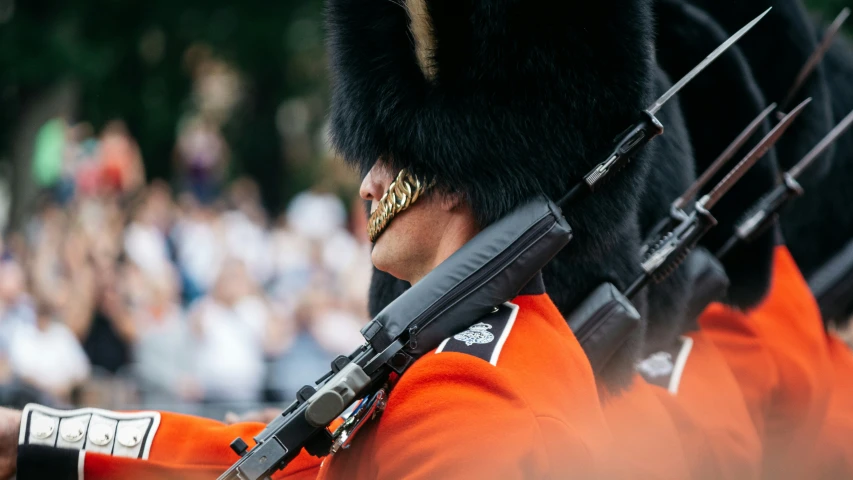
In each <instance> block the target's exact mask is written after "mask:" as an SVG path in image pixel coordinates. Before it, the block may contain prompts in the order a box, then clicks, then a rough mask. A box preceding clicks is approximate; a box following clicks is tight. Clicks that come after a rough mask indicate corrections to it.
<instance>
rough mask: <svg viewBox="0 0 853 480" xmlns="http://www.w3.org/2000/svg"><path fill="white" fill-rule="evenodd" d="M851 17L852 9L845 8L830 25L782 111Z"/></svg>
mask: <svg viewBox="0 0 853 480" xmlns="http://www.w3.org/2000/svg"><path fill="white" fill-rule="evenodd" d="M849 16H850V9H849V8H847V7H845V8H844V10H841V13H839V14H838V16H837V17H835V20H833V22H832V24H830V25H829V28H827V29H826V33H824V35H823V40H821V42H820V45H818V46H817V48H815V50H814V52H812V54H811V55H809V58H808V59H807V60H806V63H805V64H804V65H803V68H801V69H800V72H799V73H798V74H797V77H796V80H794V84H793V85H791V89H790V90H788V94H787V95H785V100H783V101H782V104H781V105H782V107H781V110H782V111H785V108H786V107H787V106H788V105H789V104H790V103H791V102H792V101H793V100H794V96H795V95H796V94H797V92H798V91H800V88H801V87H802V86H803V83H805V82H806V79H807V78H809V75H810V74H811V73H812V71H814V69H815V67H817V66H818V64H819V63H820V61H821V60H822V59H823V57H824V55H826V52H827V50H829V47H830V46H831V45H832V42H833V41H834V40H835V37H836V36H837V35H838V32H839V31H840V30H841V25H843V24H844V22H845V21H846V20H847V17H849Z"/></svg>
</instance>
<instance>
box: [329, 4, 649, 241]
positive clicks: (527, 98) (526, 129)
mask: <svg viewBox="0 0 853 480" xmlns="http://www.w3.org/2000/svg"><path fill="white" fill-rule="evenodd" d="M327 5H328V8H327V22H328V29H329V42H328V48H329V54H330V63H331V74H332V82H333V91H332V109H331V137H332V143H333V145H334V146H335V147H336V149H337V150H338V151H339V152H340V154H341V155H342V156H343V157H344V159H345V160H346V161H348V162H350V163H352V164H354V165H357V166H358V167H360V169H361V170H362V171H363V172H364V171H366V169H368V168H369V167H370V166H371V165H373V163H374V162H375V161H376V160H377V159H379V158H382V159H384V160H386V161H388V162H390V164H391V165H392V167H396V168H397V169H401V168H406V167H407V168H409V170H410V171H412V172H413V173H415V174H418V175H420V176H423V177H426V178H429V179H431V180H435V181H436V187H437V188H438V189H440V190H444V191H449V192H455V193H461V194H463V195H464V197H465V198H466V200H467V201H468V202H469V203H470V205H471V206H472V208H473V210H474V211H475V213H476V215H477V217H478V220H479V221H480V223H481V224H482V225H486V224H489V223H491V222H493V221H494V220H496V219H497V218H500V217H501V216H503V215H504V214H505V213H507V212H508V211H509V210H511V209H512V208H513V207H515V206H516V205H518V204H519V203H521V202H522V201H524V200H526V199H528V198H529V197H530V196H531V195H533V194H535V193H540V192H541V193H545V194H546V195H549V196H551V197H552V198H553V197H556V196H558V195H559V194H561V193H564V192H565V191H566V190H567V187H569V186H570V184H571V182H573V181H577V180H578V179H579V178H581V176H582V175H583V174H585V173H586V172H587V171H588V170H589V169H590V168H591V166H592V165H594V164H595V163H597V161H599V160H600V159H598V158H597V157H596V155H595V154H596V153H600V152H601V151H602V150H603V148H604V147H605V146H606V145H608V143H609V141H611V140H612V139H613V138H614V137H615V136H616V135H617V134H618V133H619V132H620V131H622V130H623V129H624V128H625V127H626V126H627V125H629V124H630V122H631V121H632V120H634V119H635V118H636V115H637V113H638V112H639V111H640V110H642V109H643V108H645V106H646V103H647V101H648V100H649V98H648V89H649V84H648V78H649V69H650V66H651V53H652V52H651V50H650V48H649V40H650V38H651V27H650V26H651V18H650V11H649V7H648V5H647V4H646V2H644V1H638V0H619V1H617V2H615V3H612V2H611V3H609V4H608V5H607V6H606V7H605V6H601V5H598V4H596V3H595V2H551V1H542V0H530V1H526V2H521V1H518V0H492V1H488V2H487V1H470V0H469V1H462V2H456V1H454V2H451V1H448V0H329V1H328V2H327ZM614 11H616V12H620V13H619V14H618V15H614ZM572 226H573V227H575V228H577V227H578V226H577V225H572Z"/></svg>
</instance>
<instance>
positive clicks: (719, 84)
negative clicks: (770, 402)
mask: <svg viewBox="0 0 853 480" xmlns="http://www.w3.org/2000/svg"><path fill="white" fill-rule="evenodd" d="M655 10H656V12H655V13H656V14H657V18H658V23H657V35H658V44H657V59H658V62H659V63H660V65H661V66H662V67H663V68H664V70H666V72H667V73H668V74H669V75H670V76H671V77H673V78H678V77H681V76H682V75H684V74H685V73H687V72H688V71H689V70H690V69H691V68H692V67H693V66H694V65H695V64H696V63H698V62H699V61H701V60H702V59H703V58H704V57H705V55H707V54H708V53H709V52H710V51H712V50H713V49H714V48H715V47H716V46H717V45H719V44H720V43H721V42H723V41H725V40H726V38H728V36H729V35H728V34H727V33H726V32H725V31H723V29H722V28H721V27H720V26H719V24H717V22H716V21H715V20H714V19H713V18H711V17H710V16H709V15H708V14H707V13H706V12H704V11H702V10H701V9H699V8H697V7H695V6H693V5H691V4H689V3H687V2H684V1H681V0H658V2H656V4H655ZM772 14H773V11H771V15H772ZM771 15H768V16H767V17H766V18H765V19H764V20H763V21H762V22H760V23H759V24H758V25H756V27H755V29H756V30H757V29H758V28H759V27H760V26H761V23H763V22H764V21H767V20H769V19H770V16H771ZM757 35H758V33H757V32H750V33H749V34H747V35H746V36H745V37H744V38H742V39H741V40H740V42H738V44H737V45H733V46H732V47H730V48H729V49H728V50H727V51H726V52H725V53H724V54H723V55H721V56H720V58H718V59H717V60H716V61H715V62H714V63H713V64H712V65H710V66H709V67H708V69H707V71H706V72H703V74H702V75H700V76H698V77H696V78H695V79H694V80H693V81H692V82H690V85H688V86H687V87H685V88H684V90H682V91H681V94H680V100H681V107H682V110H683V112H684V117H685V120H686V123H687V127H688V131H689V132H690V141H691V143H692V145H693V151H694V155H695V161H696V172H697V173H701V172H702V171H704V170H705V169H706V168H707V167H708V166H709V165H710V164H711V163H712V162H713V161H714V159H715V158H716V157H717V156H718V155H719V154H720V153H721V152H723V150H725V148H726V147H727V146H728V145H729V144H730V143H731V142H732V140H734V139H735V137H737V136H738V134H739V133H740V132H741V131H742V130H743V129H744V128H745V127H746V126H747V125H748V124H749V123H750V122H752V120H753V119H754V118H755V117H757V116H758V114H759V113H761V111H762V110H764V109H765V108H766V107H767V102H765V99H764V97H763V95H762V93H761V90H760V89H759V87H758V85H757V84H756V82H755V79H754V78H753V75H752V70H751V69H750V67H749V65H748V64H747V62H746V59H745V58H744V56H743V54H742V52H741V50H740V48H739V45H740V43H741V42H744V41H746V40H749V39H750V38H753V37H755V36H757ZM807 108H811V105H809V107H807ZM803 116H805V112H804V113H803V115H801V116H800V118H798V119H797V120H796V121H795V123H794V124H793V125H792V126H791V129H790V130H788V132H786V134H785V136H787V135H790V134H791V133H792V132H791V130H793V129H794V128H795V127H796V126H797V125H798V124H800V123H802V122H805V121H806V120H805V119H803V118H802V117H803ZM770 128H771V126H770V124H769V122H768V121H765V122H764V125H762V126H761V127H760V128H759V129H758V131H757V132H756V133H755V134H754V135H753V137H752V138H751V139H750V140H749V141H748V142H747V143H746V144H745V145H744V147H743V148H741V150H740V151H739V152H738V153H737V154H736V155H735V158H733V159H732V160H731V162H730V163H729V164H728V165H726V166H724V167H723V168H722V169H721V172H720V173H718V174H717V175H716V177H715V178H713V179H711V181H710V182H709V185H706V186H705V191H707V190H708V189H710V188H712V187H713V186H714V184H716V182H718V181H719V180H720V179H721V178H722V176H723V175H724V174H725V173H726V172H727V171H728V170H729V169H731V168H732V167H733V166H734V165H735V164H736V163H737V161H738V160H740V159H741V158H743V156H744V155H746V153H747V152H748V151H749V150H750V149H751V148H752V147H753V146H755V144H756V143H757V142H758V141H759V140H760V139H761V138H762V137H764V136H765V135H766V134H767V133H768V132H769V131H770ZM783 138H785V137H784V136H783ZM780 143H781V140H780ZM778 173H779V169H778V166H777V160H776V149H771V150H770V151H769V152H767V154H766V155H765V156H764V157H763V158H762V159H761V160H759V161H758V163H757V164H756V165H755V166H753V167H752V169H751V170H749V171H748V172H747V173H746V174H745V175H744V177H743V178H742V179H741V180H740V182H738V183H737V184H735V186H734V187H733V188H732V189H731V190H730V191H729V192H728V193H727V194H726V195H725V196H724V197H723V198H722V200H721V201H720V202H719V203H718V204H717V205H716V206H714V208H712V209H711V213H712V214H713V215H714V217H716V219H717V221H718V222H719V223H718V225H717V226H716V227H714V228H713V229H711V231H709V232H708V234H707V235H706V236H705V238H704V239H703V240H702V242H701V245H703V246H705V247H706V248H707V249H708V250H710V251H711V252H715V251H717V250H718V249H719V248H720V247H721V246H722V245H723V243H725V241H726V240H727V239H728V238H729V237H730V236H731V235H732V234H733V233H734V227H735V225H737V223H738V222H739V221H740V220H741V219H742V218H743V216H744V214H745V213H746V210H747V209H748V208H749V207H750V206H751V205H752V204H753V203H754V202H756V201H757V200H758V199H759V198H761V196H762V195H764V194H765V193H767V192H768V191H770V190H771V189H772V188H773V187H775V186H776V182H777V176H778ZM775 245H776V235H775V230H774V229H769V230H768V231H767V232H765V233H764V234H762V235H760V236H759V237H758V238H756V239H755V240H754V241H753V242H752V243H749V244H741V245H738V246H737V247H735V248H733V249H732V250H731V251H730V252H729V254H728V255H727V256H726V258H724V259H723V266H724V268H725V271H726V275H728V277H729V280H730V282H731V284H730V286H729V292H728V297H727V298H726V299H725V302H726V303H728V304H730V305H733V306H736V307H739V308H742V309H747V308H750V307H754V306H755V305H757V304H758V303H759V302H760V301H761V300H762V299H763V298H764V296H765V295H766V293H767V291H768V289H769V288H770V277H771V274H772V263H773V249H774V247H775Z"/></svg>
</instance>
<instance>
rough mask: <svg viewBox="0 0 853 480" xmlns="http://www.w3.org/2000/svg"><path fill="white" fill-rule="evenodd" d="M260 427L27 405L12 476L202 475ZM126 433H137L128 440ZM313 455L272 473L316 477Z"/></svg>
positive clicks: (219, 466)
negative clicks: (233, 443)
mask: <svg viewBox="0 0 853 480" xmlns="http://www.w3.org/2000/svg"><path fill="white" fill-rule="evenodd" d="M50 422H53V423H52V424H51V423H50ZM140 423H141V425H142V426H141V427H140V428H137V427H138V426H139V425H140ZM51 425H52V426H51ZM103 426H107V427H108V428H101V427H103ZM264 426H265V425H264V424H261V423H240V424H234V425H225V424H223V423H221V422H217V421H214V420H210V419H205V418H199V417H192V416H188V415H180V414H175V413H168V412H110V411H105V410H98V409H81V410H74V411H65V412H60V411H52V410H50V409H45V408H43V407H38V406H28V408H27V409H25V411H24V421H23V425H22V427H23V428H22V432H21V438H20V440H21V441H20V442H19V443H20V445H19V448H18V450H19V452H18V474H17V478H18V479H19V480H29V479H34V480H35V479H45V478H58V479H64V478H68V479H84V478H85V479H86V480H98V479H104V480H106V479H116V478H127V479H133V480H149V479H150V480H154V479H158V480H159V479H187V480H192V479H199V480H201V479H205V480H207V479H211V478H216V477H218V476H219V475H220V474H222V473H223V472H224V471H225V470H226V469H227V468H228V467H230V466H231V465H232V464H233V463H234V462H235V461H236V460H237V459H238V457H237V454H235V453H234V452H233V451H232V450H231V448H230V447H229V445H230V443H231V441H232V440H234V439H235V438H237V437H241V438H243V439H244V440H246V441H247V443H249V444H250V445H252V444H254V441H253V440H252V437H253V436H254V435H257V434H258V433H259V432H260V431H261V430H262V429H263V428H264ZM78 428H79V429H78ZM128 432H138V434H139V436H138V437H136V438H134V437H133V436H132V435H128ZM47 433H49V435H45V434H47ZM78 433H79V435H78ZM41 437H44V438H41ZM128 445H130V447H128ZM321 460H322V459H320V458H316V457H312V456H310V455H308V454H307V453H305V452H304V451H303V452H302V453H301V454H300V455H299V456H298V457H297V458H296V459H295V460H294V461H293V462H291V463H290V464H289V465H288V467H287V468H286V469H285V470H284V471H283V472H281V473H280V474H279V475H277V476H276V477H275V478H288V479H298V480H302V479H308V478H311V479H313V478H316V476H317V473H318V470H319V466H320V462H321Z"/></svg>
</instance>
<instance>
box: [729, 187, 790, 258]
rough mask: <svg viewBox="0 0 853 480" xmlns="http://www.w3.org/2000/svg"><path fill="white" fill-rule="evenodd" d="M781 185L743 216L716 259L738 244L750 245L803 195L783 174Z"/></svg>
mask: <svg viewBox="0 0 853 480" xmlns="http://www.w3.org/2000/svg"><path fill="white" fill-rule="evenodd" d="M782 180H783V181H782V183H781V184H780V185H777V186H776V188H774V189H773V190H771V191H770V192H769V193H767V194H765V195H764V196H763V197H761V198H760V199H759V200H758V202H756V203H755V205H753V206H752V208H750V209H749V210H747V213H746V214H745V215H744V216H743V220H741V221H740V223H738V224H737V226H736V227H735V231H734V234H733V235H732V236H731V237H729V239H728V240H727V241H726V243H725V244H723V246H722V248H720V249H719V250H717V253H716V256H717V258H723V257H725V256H726V255H728V253H729V252H730V251H731V249H732V248H733V247H734V246H735V245H736V244H738V243H750V242H752V241H753V240H755V239H756V238H758V236H759V235H761V234H763V233H764V232H766V231H767V229H768V228H770V226H772V225H773V224H774V223H775V222H776V218H778V216H779V212H780V211H781V210H782V208H784V207H785V205H787V204H788V203H789V202H790V201H791V200H793V199H795V198H797V197H799V196H801V195H802V194H803V187H802V186H800V183H799V182H797V180H796V179H795V178H794V177H793V176H791V175H790V174H788V173H785V174H783V176H782Z"/></svg>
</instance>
